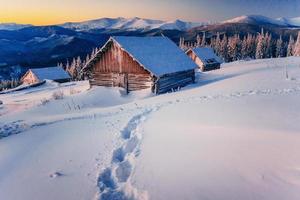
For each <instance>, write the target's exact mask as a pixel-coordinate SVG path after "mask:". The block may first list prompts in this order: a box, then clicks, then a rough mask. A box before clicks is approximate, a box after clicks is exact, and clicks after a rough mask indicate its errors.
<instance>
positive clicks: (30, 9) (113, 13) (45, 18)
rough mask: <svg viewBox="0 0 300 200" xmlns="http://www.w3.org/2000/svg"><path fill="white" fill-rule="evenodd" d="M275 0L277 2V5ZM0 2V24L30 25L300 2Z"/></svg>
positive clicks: (293, 12)
mask: <svg viewBox="0 0 300 200" xmlns="http://www.w3.org/2000/svg"><path fill="white" fill-rule="evenodd" d="M274 2H277V3H276V5H275V4H274ZM0 5H1V6H0V23H11V22H15V23H21V24H33V25H50V24H59V23H64V22H78V21H84V20H89V19H96V18H102V17H112V18H115V17H128V18H129V17H135V16H137V17H141V18H151V19H162V20H174V19H183V20H188V21H198V22H200V21H220V20H225V19H229V18H232V17H235V16H240V15H244V14H264V15H266V16H270V17H281V16H284V17H296V16H297V15H300V14H298V13H300V3H299V2H298V1H297V0H285V1H283V0H261V1H258V0H253V1H251V2H247V1H246V0H187V1H182V0H161V1H159V0H85V1H84V0H73V1H72V0H52V1H49V2H44V1H39V0H27V1H26V2H24V1H23V0H10V1H6V0H0ZM274 5H275V6H274ZM266 10H267V12H266ZM262 11H264V13H262Z"/></svg>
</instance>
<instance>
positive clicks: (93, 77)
mask: <svg viewBox="0 0 300 200" xmlns="http://www.w3.org/2000/svg"><path fill="white" fill-rule="evenodd" d="M196 68H197V65H196V64H195V63H194V62H193V61H192V60H191V59H190V58H189V57H188V56H187V55H186V54H185V53H184V52H183V51H182V50H181V49H180V48H179V47H178V46H177V45H176V44H175V43H173V42H172V41H171V40H170V39H168V38H167V37H129V36H116V37H111V38H110V39H109V40H108V41H107V43H106V44H105V45H104V46H103V47H102V48H101V49H100V50H99V52H98V53H97V54H96V56H95V57H94V58H92V59H91V60H90V61H89V62H88V63H87V64H86V66H85V67H84V68H83V70H82V74H83V75H84V77H87V78H88V79H89V80H90V83H91V85H98V86H108V87H123V88H125V89H126V91H127V92H130V91H135V90H141V89H147V88H151V89H152V92H154V93H156V94H160V93H164V92H167V91H169V90H171V89H174V88H178V87H183V86H185V85H187V84H190V83H193V82H194V81H195V69H196ZM87 78H86V79H87Z"/></svg>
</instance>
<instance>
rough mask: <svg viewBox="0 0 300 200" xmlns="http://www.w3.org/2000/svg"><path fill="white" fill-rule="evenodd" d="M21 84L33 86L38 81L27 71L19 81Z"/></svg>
mask: <svg viewBox="0 0 300 200" xmlns="http://www.w3.org/2000/svg"><path fill="white" fill-rule="evenodd" d="M21 81H22V83H25V84H33V83H38V82H39V80H38V78H36V76H35V75H34V74H33V73H32V71H31V70H30V71H28V72H27V73H26V74H25V75H24V76H23V77H22V79H21Z"/></svg>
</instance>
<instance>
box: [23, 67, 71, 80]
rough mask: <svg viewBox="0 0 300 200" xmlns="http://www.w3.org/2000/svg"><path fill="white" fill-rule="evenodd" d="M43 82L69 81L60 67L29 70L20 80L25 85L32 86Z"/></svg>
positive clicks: (68, 77)
mask: <svg viewBox="0 0 300 200" xmlns="http://www.w3.org/2000/svg"><path fill="white" fill-rule="evenodd" d="M44 80H53V81H55V82H59V83H63V82H68V81H70V80H71V77H70V75H69V74H68V73H67V72H66V71H65V70H64V69H63V68H61V67H46V68H32V69H29V70H28V71H27V72H26V73H25V75H24V76H23V77H22V78H21V82H22V83H25V84H34V83H38V82H41V81H44Z"/></svg>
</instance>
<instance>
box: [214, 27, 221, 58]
mask: <svg viewBox="0 0 300 200" xmlns="http://www.w3.org/2000/svg"><path fill="white" fill-rule="evenodd" d="M214 49H215V51H216V53H217V55H220V49H221V38H220V33H219V32H218V33H217V37H216V40H215V45H214Z"/></svg>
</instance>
